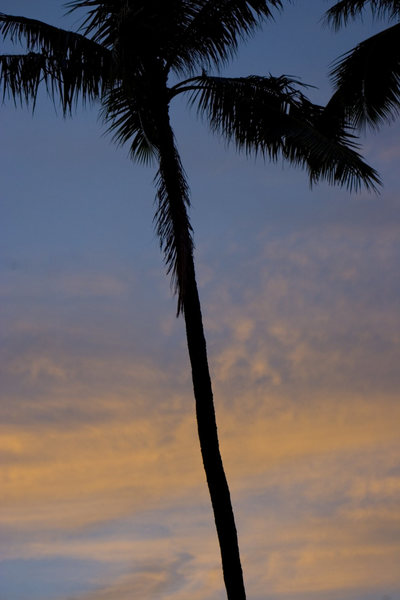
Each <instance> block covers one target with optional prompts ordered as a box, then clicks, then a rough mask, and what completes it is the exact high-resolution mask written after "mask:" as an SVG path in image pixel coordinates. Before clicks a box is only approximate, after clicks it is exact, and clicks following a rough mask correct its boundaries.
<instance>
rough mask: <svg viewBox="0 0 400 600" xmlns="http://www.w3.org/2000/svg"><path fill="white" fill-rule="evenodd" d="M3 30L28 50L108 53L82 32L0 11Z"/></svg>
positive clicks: (9, 37)
mask: <svg viewBox="0 0 400 600" xmlns="http://www.w3.org/2000/svg"><path fill="white" fill-rule="evenodd" d="M0 33H1V34H2V35H3V37H4V39H7V38H8V39H10V40H11V42H14V43H15V42H18V43H20V44H22V45H23V46H25V47H26V48H27V50H28V52H42V53H46V54H51V55H53V56H57V55H59V56H63V58H68V57H69V56H75V57H77V56H78V55H79V54H84V53H96V54H103V55H104V57H106V56H107V54H108V53H107V51H106V50H105V49H103V48H101V46H99V45H98V44H95V43H94V42H93V41H91V40H89V39H87V38H85V37H84V36H83V35H80V34H79V33H75V32H73V31H66V30H65V29H60V28H59V27H54V26H52V25H48V24H47V23H43V22H42V21H37V20H35V19H28V18H26V17H17V16H13V15H6V14H4V13H0Z"/></svg>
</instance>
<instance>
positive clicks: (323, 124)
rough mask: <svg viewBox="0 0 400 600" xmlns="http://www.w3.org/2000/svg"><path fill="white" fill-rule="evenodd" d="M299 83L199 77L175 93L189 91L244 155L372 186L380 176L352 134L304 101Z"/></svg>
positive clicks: (340, 181) (215, 128) (202, 111)
mask: <svg viewBox="0 0 400 600" xmlns="http://www.w3.org/2000/svg"><path fill="white" fill-rule="evenodd" d="M298 84H299V82H297V81H296V80H293V79H292V78H289V77H286V76H282V77H271V76H270V77H256V76H250V77H243V78H223V77H208V76H207V75H202V76H201V77H198V78H193V79H192V80H190V82H189V84H188V86H187V88H186V90H185V88H184V87H182V88H180V87H179V86H178V87H177V89H176V90H175V91H176V93H178V92H180V91H188V92H189V93H190V95H191V96H190V102H191V104H196V105H197V109H198V112H199V113H200V114H201V115H203V116H204V117H206V119H207V120H208V122H209V123H210V126H211V129H212V130H213V131H214V132H217V133H218V134H219V135H222V136H223V137H225V139H227V141H228V142H233V143H234V144H235V146H236V147H237V148H238V149H239V150H243V151H245V152H246V153H247V154H254V155H257V154H261V155H262V156H263V157H264V158H268V159H270V160H274V161H275V160H277V159H278V158H279V157H281V158H283V159H285V160H288V161H289V162H291V163H292V164H295V165H299V166H302V167H305V168H306V169H307V170H308V173H309V176H310V181H311V182H312V183H314V182H316V181H317V180H319V179H325V180H327V181H328V182H329V183H338V184H340V185H346V186H347V187H348V188H350V189H357V188H359V187H360V186H361V184H363V185H365V186H366V187H367V188H374V187H375V185H376V184H377V183H379V178H378V175H377V174H376V172H375V171H374V170H373V169H372V168H371V167H369V166H368V165H366V164H365V163H364V162H363V160H362V159H361V157H360V155H359V154H358V153H357V151H356V149H357V146H356V143H355V138H354V136H352V135H351V134H350V133H348V132H347V131H346V129H345V128H344V127H343V126H342V122H339V120H337V119H334V118H331V116H330V113H327V112H325V111H324V109H323V108H322V107H320V106H318V105H315V104H312V103H311V102H310V101H309V100H307V98H306V97H305V95H304V94H303V92H302V91H301V90H299V89H298V88H297V87H296V86H297V85H298Z"/></svg>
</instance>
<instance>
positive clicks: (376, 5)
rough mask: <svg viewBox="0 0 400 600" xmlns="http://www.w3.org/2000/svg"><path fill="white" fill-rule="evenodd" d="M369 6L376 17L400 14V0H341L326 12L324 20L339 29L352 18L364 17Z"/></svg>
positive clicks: (391, 17)
mask: <svg viewBox="0 0 400 600" xmlns="http://www.w3.org/2000/svg"><path fill="white" fill-rule="evenodd" d="M367 8H369V9H370V11H371V13H372V15H373V16H376V17H388V18H390V19H393V18H397V17H399V16H400V2H399V0H341V1H340V2H337V3H336V4H335V5H334V6H332V7H331V8H330V9H329V10H328V11H327V12H326V13H325V17H324V21H325V22H326V23H327V24H329V25H332V26H333V27H334V29H339V28H340V27H341V26H342V25H346V23H347V22H348V21H349V20H350V19H355V18H357V17H362V16H363V14H364V12H365V9H367Z"/></svg>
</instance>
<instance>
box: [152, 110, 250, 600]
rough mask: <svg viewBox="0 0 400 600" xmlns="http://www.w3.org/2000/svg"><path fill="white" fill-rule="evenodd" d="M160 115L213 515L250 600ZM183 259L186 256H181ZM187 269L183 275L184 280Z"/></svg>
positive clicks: (229, 564)
mask: <svg viewBox="0 0 400 600" xmlns="http://www.w3.org/2000/svg"><path fill="white" fill-rule="evenodd" d="M160 112H161V111H160V110H159V111H158V119H160V120H159V121H158V123H159V127H158V136H159V140H158V148H159V159H160V171H159V176H160V179H161V180H162V183H163V186H164V188H165V192H166V195H167V198H168V203H169V205H170V215H171V219H172V222H173V228H174V237H175V239H178V240H179V243H178V244H177V246H176V247H177V250H176V254H177V256H176V260H177V262H178V275H177V278H178V288H179V292H180V295H181V309H182V311H183V313H184V318H185V324H186V337H187V344H188V350H189V357H190V363H191V368H192V381H193V389H194V396H195V402H196V415H197V427H198V434H199V440H200V447H201V454H202V458H203V465H204V470H205V473H206V478H207V483H208V488H209V492H210V496H211V503H212V507H213V511H214V519H215V524H216V528H217V534H218V539H219V545H220V550H221V558H222V570H223V576H224V581H225V587H226V591H227V596H228V600H245V598H246V593H245V588H244V581H243V572H242V567H241V562H240V555H239V544H238V537H237V531H236V526H235V519H234V514H233V509H232V503H231V498H230V493H229V487H228V483H227V479H226V476H225V472H224V467H223V464H222V458H221V453H220V449H219V443H218V432H217V424H216V418H215V410H214V400H213V393H212V387H211V378H210V371H209V367H208V359H207V348H206V340H205V336H204V328H203V319H202V314H201V308H200V300H199V294H198V289H197V283H196V276H195V269H194V262H193V248H192V241H191V236H190V223H189V220H188V217H187V211H186V202H185V198H184V197H183V195H182V186H180V185H179V184H178V183H177V182H179V181H181V182H182V180H183V181H185V179H184V173H183V169H182V165H181V163H180V159H179V155H178V153H177V150H176V147H175V142H174V136H173V132H172V128H171V125H170V121H169V114H168V104H166V105H165V106H164V110H163V111H162V112H163V116H161V115H160ZM183 229H184V231H183ZM182 240H183V243H182ZM179 253H182V254H183V256H179ZM179 265H180V266H179ZM182 265H183V268H184V273H183V274H182V273H180V274H179V269H181V270H182ZM179 278H181V280H180V279H179ZM182 288H183V289H182Z"/></svg>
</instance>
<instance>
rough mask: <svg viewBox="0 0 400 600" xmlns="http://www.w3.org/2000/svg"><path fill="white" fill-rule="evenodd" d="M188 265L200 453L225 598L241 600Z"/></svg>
mask: <svg viewBox="0 0 400 600" xmlns="http://www.w3.org/2000/svg"><path fill="white" fill-rule="evenodd" d="M189 268H190V271H191V273H190V277H189V281H188V283H187V286H188V289H187V290H186V294H185V298H184V316H185V324H186V337H187V344H188V350H189V356H190V363H191V366H192V381H193V389H194V396H195V400H196V416H197V428H198V433H199V440H200V447H201V454H202V458H203V465H204V470H205V473H206V477H207V483H208V489H209V491H210V496H211V503H212V507H213V511H214V519H215V525H216V528H217V533H218V539H219V545H220V550H221V558H222V570H223V574H224V581H225V587H226V591H227V595H228V599H229V600H244V599H245V598H246V593H245V588H244V581H243V573H242V566H241V563H240V555H239V544H238V537H237V532H236V525H235V518H234V514H233V509H232V503H231V498H230V493H229V487H228V482H227V479H226V476H225V471H224V467H223V464H222V457H221V453H220V450H219V443H218V431H217V423H216V419H215V410H214V400H213V393H212V387H211V379H210V372H209V367H208V359H207V348H206V340H205V337H204V329H203V322H202V315H201V308H200V300H199V295H198V290H197V283H196V277H195V271H194V265H193V260H192V261H191V265H190V267H189Z"/></svg>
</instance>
